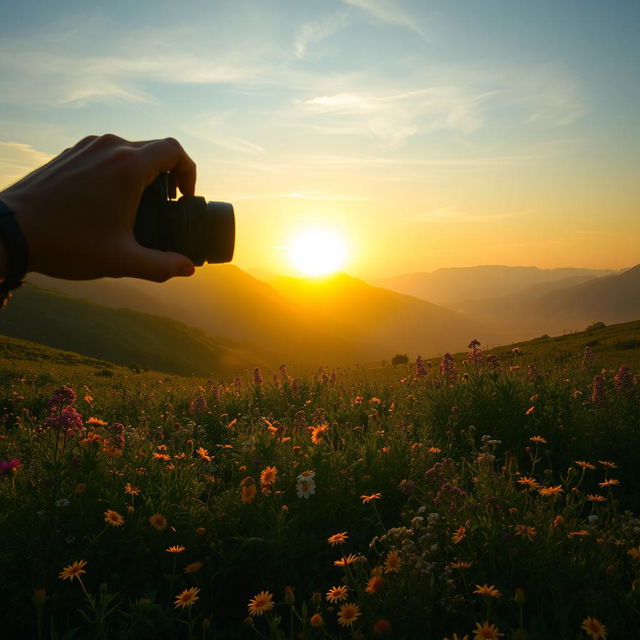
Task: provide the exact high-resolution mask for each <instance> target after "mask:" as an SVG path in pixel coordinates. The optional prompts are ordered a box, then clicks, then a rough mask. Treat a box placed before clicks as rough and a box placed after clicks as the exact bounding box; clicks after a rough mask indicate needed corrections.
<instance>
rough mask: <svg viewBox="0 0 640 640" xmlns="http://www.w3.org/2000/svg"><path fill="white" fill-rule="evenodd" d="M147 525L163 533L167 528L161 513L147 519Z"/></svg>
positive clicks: (165, 520)
mask: <svg viewBox="0 0 640 640" xmlns="http://www.w3.org/2000/svg"><path fill="white" fill-rule="evenodd" d="M149 524H150V525H151V526H152V527H153V528H154V529H157V530H158V531H164V529H166V528H167V519H166V518H165V517H164V516H163V515H162V514H161V513H154V514H153V515H152V516H150V517H149Z"/></svg>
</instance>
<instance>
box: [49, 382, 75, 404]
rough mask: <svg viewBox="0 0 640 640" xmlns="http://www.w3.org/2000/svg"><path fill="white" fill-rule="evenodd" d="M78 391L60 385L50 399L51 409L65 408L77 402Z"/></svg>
mask: <svg viewBox="0 0 640 640" xmlns="http://www.w3.org/2000/svg"><path fill="white" fill-rule="evenodd" d="M77 397H78V396H77V395H76V392H75V391H74V390H73V389H71V387H64V386H62V387H58V388H57V389H56V390H55V391H54V392H53V394H52V395H51V398H50V399H49V403H48V406H49V409H63V408H64V407H68V406H70V405H72V404H74V403H75V401H76V399H77Z"/></svg>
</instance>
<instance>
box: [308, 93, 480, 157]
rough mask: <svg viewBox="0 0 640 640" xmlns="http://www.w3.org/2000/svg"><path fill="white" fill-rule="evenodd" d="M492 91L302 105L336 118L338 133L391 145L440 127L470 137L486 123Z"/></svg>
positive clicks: (347, 97) (362, 96)
mask: <svg viewBox="0 0 640 640" xmlns="http://www.w3.org/2000/svg"><path fill="white" fill-rule="evenodd" d="M490 95H492V94H491V92H486V93H476V94H474V93H472V92H470V91H468V90H466V89H464V88H462V87H455V86H432V87H426V88H417V89H406V90H404V91H400V92H394V93H381V94H371V93H368V94H367V93H359V92H343V93H338V94H333V95H320V96H315V97H312V98H308V99H306V100H302V101H299V102H298V103H297V105H298V106H299V108H301V109H302V110H304V111H305V112H307V113H311V114H318V115H320V116H323V117H325V118H326V117H330V118H332V119H333V122H332V126H333V127H334V128H336V132H339V130H340V129H342V130H343V131H345V132H349V133H356V132H360V133H366V134H368V135H369V136H373V137H374V138H377V139H379V140H380V141H382V142H384V143H385V144H388V145H390V146H397V145H399V144H402V143H403V142H405V141H406V140H407V139H408V138H410V137H412V136H414V135H416V134H419V133H429V132H432V131H436V130H439V129H451V130H456V131H459V132H462V133H469V132H471V131H475V130H476V129H478V128H479V127H480V126H481V125H482V123H483V115H482V112H481V107H482V104H483V102H485V101H486V100H487V99H488V97H489V96H490Z"/></svg>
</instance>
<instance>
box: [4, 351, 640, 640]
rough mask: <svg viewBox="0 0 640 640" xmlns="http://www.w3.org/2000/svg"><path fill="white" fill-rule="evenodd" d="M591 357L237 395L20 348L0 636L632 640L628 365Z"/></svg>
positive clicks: (285, 385) (638, 553)
mask: <svg viewBox="0 0 640 640" xmlns="http://www.w3.org/2000/svg"><path fill="white" fill-rule="evenodd" d="M593 339H594V340H596V339H597V338H593ZM531 344H532V345H533V343H531ZM16 345H18V346H16ZM565 347H566V345H565ZM581 347H582V348H580V350H574V351H573V352H572V353H569V351H568V350H567V352H568V353H569V355H567V356H566V357H564V355H563V356H562V357H553V356H552V354H547V356H548V357H547V358H546V359H545V358H544V357H543V355H541V354H538V355H537V356H536V357H535V358H531V357H530V356H529V355H527V349H526V348H524V347H523V346H522V347H517V348H516V349H515V350H506V349H503V350H502V351H501V356H500V357H496V356H495V355H489V356H487V355H486V354H483V353H482V352H481V350H480V345H478V344H477V343H475V342H473V343H472V344H471V346H470V350H469V353H468V354H466V356H465V358H464V359H462V358H461V357H459V356H458V357H457V358H456V359H453V358H452V357H448V356H445V358H443V360H442V362H440V363H436V364H432V363H429V362H423V361H421V360H418V362H417V363H415V364H409V365H402V366H398V367H386V368H384V369H381V370H378V371H364V370H358V371H356V370H354V371H338V372H337V373H333V372H319V373H318V374H316V375H314V376H309V377H304V378H300V377H292V376H290V375H289V373H287V371H286V369H285V368H282V369H281V370H280V371H279V372H277V373H276V375H275V376H273V377H268V378H267V377H266V376H265V378H264V379H263V377H262V374H261V373H260V372H259V371H256V372H252V373H251V374H247V375H245V376H244V377H242V378H237V379H236V380H235V381H231V382H224V383H222V382H219V381H217V380H194V379H187V378H178V377H167V376H165V375H164V374H152V373H142V374H137V375H136V374H134V373H131V372H129V371H126V370H123V369H118V368H110V367H109V366H107V365H105V364H104V363H100V362H97V361H83V360H82V359H79V360H76V361H75V362H73V363H72V365H69V366H67V365H63V364H57V363H56V362H55V361H54V358H53V357H51V358H50V359H47V355H46V354H47V352H46V351H41V352H38V353H39V356H38V359H37V360H32V361H30V362H28V361H27V360H20V359H19V358H20V357H21V356H19V355H17V354H18V353H19V352H20V349H19V344H18V343H15V344H14V345H13V348H12V349H13V350H12V349H11V348H9V352H10V353H11V354H12V355H11V356H10V357H11V358H12V359H11V360H7V359H5V360H3V363H4V364H3V369H2V373H1V376H2V387H1V394H2V397H1V398H0V402H1V404H0V407H1V408H2V414H1V423H0V559H1V562H2V567H3V571H2V572H1V573H0V603H1V606H0V618H1V619H0V623H1V624H2V629H3V635H6V637H18V638H136V639H137V638H188V637H193V638H234V637H248V638H250V637H263V638H340V637H362V638H372V637H376V638H377V637H392V638H403V639H404V638H421V639H436V640H441V639H442V638H449V639H452V638H459V639H461V638H465V637H467V638H469V639H477V638H480V639H487V638H490V639H491V638H494V639H495V638H530V639H539V640H543V639H544V640H547V639H548V638H556V639H562V638H567V639H574V638H592V639H597V638H631V637H635V636H636V634H637V629H638V625H639V623H640V587H639V584H640V582H639V580H640V517H638V514H640V425H639V424H638V422H639V416H640V381H639V377H638V374H637V368H636V369H635V370H634V369H632V368H630V367H629V366H627V365H628V363H632V364H633V357H632V356H635V355H636V354H637V350H635V349H634V348H632V347H629V349H619V350H617V351H616V350H615V348H613V350H610V351H607V352H606V354H605V353H604V351H602V353H599V344H598V343H595V344H594V345H593V346H591V347H587V349H586V351H585V349H584V343H582V345H581ZM6 348H7V347H5V349H6ZM531 351H532V352H533V347H531ZM51 353H53V352H51ZM612 353H614V354H617V361H616V362H615V365H614V364H613V359H612V358H611V357H610V356H611V354H612ZM556 356H557V354H556ZM625 356H629V357H625ZM16 358H18V359H16ZM532 362H535V364H531V363H532ZM635 366H636V365H634V367H635Z"/></svg>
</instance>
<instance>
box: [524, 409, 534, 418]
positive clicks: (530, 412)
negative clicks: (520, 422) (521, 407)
mask: <svg viewBox="0 0 640 640" xmlns="http://www.w3.org/2000/svg"><path fill="white" fill-rule="evenodd" d="M535 410H536V408H535V407H529V408H528V409H527V410H526V411H525V412H524V415H525V416H530V415H531V414H532V413H533V412H534V411H535Z"/></svg>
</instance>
